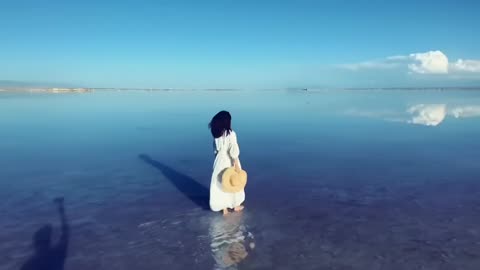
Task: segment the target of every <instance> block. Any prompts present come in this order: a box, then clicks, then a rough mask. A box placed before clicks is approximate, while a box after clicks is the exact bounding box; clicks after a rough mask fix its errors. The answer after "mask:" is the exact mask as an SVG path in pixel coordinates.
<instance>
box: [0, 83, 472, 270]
mask: <svg viewBox="0 0 480 270" xmlns="http://www.w3.org/2000/svg"><path fill="white" fill-rule="evenodd" d="M223 109H226V110H229V111H230V112H231V113H232V116H233V123H232V124H233V127H234V129H235V130H236V132H237V133H238V138H239V143H240V149H241V160H242V165H243V166H244V167H245V169H246V170H247V171H248V173H249V183H248V186H247V189H246V204H245V206H246V210H245V212H243V213H241V214H232V215H231V216H230V217H227V218H223V217H221V216H220V215H219V214H218V213H211V212H209V211H206V210H205V209H204V205H205V203H206V202H208V185H209V182H210V176H211V175H210V174H211V170H212V163H213V149H212V139H211V135H210V133H209V131H208V129H207V124H208V122H209V120H210V118H211V117H212V116H213V115H214V114H215V113H216V112H218V111H219V110H223ZM0 127H1V129H0V167H1V170H0V195H1V198H2V203H1V204H0V211H1V213H3V214H2V218H1V219H0V227H1V228H3V229H2V230H0V269H2V270H3V269H20V267H21V266H22V264H24V263H25V261H27V260H28V259H29V258H30V257H31V256H32V254H34V251H33V249H32V248H31V242H32V235H33V234H34V233H35V231H36V230H37V229H39V228H40V227H41V226H42V225H44V224H47V223H51V224H53V225H54V234H53V237H54V239H57V238H58V236H59V234H60V231H61V228H60V220H59V216H58V213H57V211H56V208H55V205H54V204H53V203H52V200H53V199H54V198H56V197H59V196H60V197H64V199H65V211H66V217H67V220H68V224H69V226H70V235H69V245H68V254H67V256H66V260H65V269H86V268H91V269H191V268H192V267H193V268H195V269H197V268H198V269H222V268H223V269H226V268H228V267H230V268H228V269H236V268H238V269H292V268H294V267H296V268H298V269H319V268H325V269H435V270H440V269H477V268H478V265H480V259H479V258H480V256H479V255H480V230H479V229H478V224H480V216H479V215H478V211H479V210H480V208H479V205H480V199H479V198H480V197H479V195H480V183H478V180H479V179H480V151H479V150H480V140H479V139H478V138H479V137H480V92H478V91H400V90H399V91H393V90H392V91H333V90H332V91H312V92H299V91H257V92H255V91H224V92H222V91H171V92H168V91H166V92H136V91H120V92H116V91H106V92H98V91H97V92H94V93H87V94H39V93H37V94H28V93H11V92H10V93H9V92H2V93H0ZM236 243H237V244H236ZM238 244H240V245H238ZM232 246H234V248H236V250H237V252H236V253H235V254H234V253H232V252H230V253H229V248H232ZM238 250H240V251H238ZM246 253H248V255H246V256H245V254H246ZM232 254H234V255H232ZM242 254H243V255H242ZM232 258H233V259H232ZM237 261H239V262H238V264H237V263H236V262H237ZM422 267H423V268H422Z"/></svg>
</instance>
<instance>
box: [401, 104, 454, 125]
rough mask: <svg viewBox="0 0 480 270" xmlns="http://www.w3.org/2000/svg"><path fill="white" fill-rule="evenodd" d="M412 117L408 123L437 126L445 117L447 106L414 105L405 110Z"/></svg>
mask: <svg viewBox="0 0 480 270" xmlns="http://www.w3.org/2000/svg"><path fill="white" fill-rule="evenodd" d="M407 112H408V113H410V114H412V115H413V117H412V119H411V120H409V121H408V123H412V124H418V125H426V126H437V125H439V124H440V123H441V122H442V121H443V120H444V119H445V116H446V115H447V106H446V105H445V104H428V105H426V104H420V105H415V106H412V107H410V108H408V110H407Z"/></svg>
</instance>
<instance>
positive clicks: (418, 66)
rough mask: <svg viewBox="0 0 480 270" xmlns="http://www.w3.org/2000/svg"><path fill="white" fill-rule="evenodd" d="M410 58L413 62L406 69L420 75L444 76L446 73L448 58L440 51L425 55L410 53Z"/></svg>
mask: <svg viewBox="0 0 480 270" xmlns="http://www.w3.org/2000/svg"><path fill="white" fill-rule="evenodd" d="M410 58H411V59H412V60H413V61H414V63H411V64H409V65H408V68H409V69H410V70H411V71H413V72H415V73H420V74H446V73H448V58H447V56H446V55H445V54H444V53H443V52H441V51H429V52H425V53H412V54H410Z"/></svg>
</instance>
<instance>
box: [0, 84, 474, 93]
mask: <svg viewBox="0 0 480 270" xmlns="http://www.w3.org/2000/svg"><path fill="white" fill-rule="evenodd" d="M399 90H401V91H458V90H461V91H480V86H478V87H371V88H369V87H358V88H356V87H350V88H278V89H230V88H225V89H222V88H206V89H186V88H113V87H112V88H108V87H103V88H98V87H97V88H65V87H62V88H56V87H53V88H52V87H49V88H46V87H45V88H44V87H0V92H23V93H53V94H62V93H92V92H95V91H147V92H152V91H155V92H170V91H171V92H177V91H200V92H202V91H204V92H208V91H211V92H239V91H299V92H316V91H399Z"/></svg>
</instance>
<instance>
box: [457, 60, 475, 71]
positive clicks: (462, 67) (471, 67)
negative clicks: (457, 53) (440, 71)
mask: <svg viewBox="0 0 480 270" xmlns="http://www.w3.org/2000/svg"><path fill="white" fill-rule="evenodd" d="M450 65H451V66H452V68H453V69H454V70H455V71H467V72H480V60H463V59H458V60H457V62H455V63H451V64H450Z"/></svg>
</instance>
